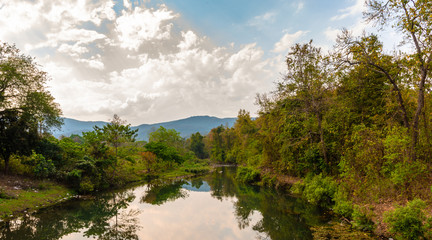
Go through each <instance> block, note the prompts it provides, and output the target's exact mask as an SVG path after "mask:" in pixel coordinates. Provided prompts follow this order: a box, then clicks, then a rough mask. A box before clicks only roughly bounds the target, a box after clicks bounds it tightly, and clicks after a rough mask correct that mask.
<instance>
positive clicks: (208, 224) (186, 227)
mask: <svg viewBox="0 0 432 240" xmlns="http://www.w3.org/2000/svg"><path fill="white" fill-rule="evenodd" d="M145 188H146V187H139V188H137V189H136V190H135V193H136V194H137V196H139V194H142V193H143V192H145ZM198 189H199V188H198ZM235 201H237V199H236V198H235V197H231V198H227V201H219V200H217V199H215V198H213V197H212V196H211V195H210V194H209V193H208V192H196V191H190V192H189V197H188V198H187V199H183V198H179V199H177V200H175V201H169V202H166V203H165V204H163V205H158V206H157V205H150V204H146V203H140V200H139V198H137V199H136V200H135V201H134V202H132V203H131V205H130V206H129V208H133V209H140V210H141V213H140V215H138V216H137V218H138V219H139V224H140V225H141V226H143V227H142V228H141V229H140V230H138V231H137V235H138V236H139V237H140V239H200V240H201V239H255V238H256V234H257V233H256V232H255V231H253V230H252V228H251V227H246V228H245V229H243V230H241V229H239V228H238V227H236V226H237V225H238V221H237V219H236V217H235V215H234V214H233V213H234V212H235V209H234V204H233V203H234V202H235ZM261 218H262V216H261V214H253V215H252V216H251V222H250V223H251V224H250V226H253V225H254V224H255V223H257V222H258V221H259V220H260V219H261ZM233 226H234V227H233Z"/></svg>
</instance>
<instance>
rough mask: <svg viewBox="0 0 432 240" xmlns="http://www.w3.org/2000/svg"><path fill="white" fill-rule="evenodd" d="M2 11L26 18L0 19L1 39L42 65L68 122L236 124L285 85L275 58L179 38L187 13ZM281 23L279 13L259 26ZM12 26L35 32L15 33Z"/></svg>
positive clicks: (62, 4) (100, 6) (40, 3)
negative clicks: (262, 95)
mask: <svg viewBox="0 0 432 240" xmlns="http://www.w3.org/2000/svg"><path fill="white" fill-rule="evenodd" d="M1 1H2V0H0V2H1ZM129 3H130V2H129V1H127V2H126V1H124V2H123V4H126V5H127V4H129ZM120 4H121V2H120ZM0 6H3V7H0V13H5V12H4V11H5V9H6V10H8V11H9V10H13V11H16V14H18V15H19V18H17V19H15V18H14V16H13V15H12V14H9V15H3V14H1V15H2V16H6V19H3V18H1V19H0V36H4V37H5V38H4V40H5V41H8V42H10V41H12V40H16V41H17V42H16V43H17V46H18V47H20V48H21V49H23V50H25V51H26V52H27V53H30V54H31V55H33V56H36V57H37V61H38V62H39V63H40V64H41V65H42V66H44V69H45V70H46V71H47V72H48V74H49V75H50V76H51V77H52V81H49V82H48V87H49V90H50V91H51V93H52V94H53V96H54V97H55V98H56V101H57V102H58V103H59V104H60V105H61V108H62V109H63V113H64V115H65V116H66V117H73V118H77V119H82V120H107V119H108V118H109V117H111V116H112V114H113V113H118V114H120V116H121V117H122V118H125V119H127V120H128V121H129V122H131V123H133V124H141V123H149V122H160V121H167V120H172V119H176V118H177V119H178V118H183V117H188V116H192V115H215V116H220V117H228V116H231V117H232V116H235V114H236V113H237V112H238V110H239V109H240V108H244V109H247V110H250V111H251V112H252V113H254V111H255V110H256V109H257V106H255V105H254V97H255V94H256V93H257V92H266V91H270V90H271V88H272V87H273V84H272V83H273V82H274V81H275V80H277V78H278V74H279V71H278V69H279V68H278V66H277V64H275V60H274V59H268V57H266V56H265V54H264V51H263V50H262V49H261V48H260V47H259V46H258V44H256V43H251V44H246V45H243V46H242V45H239V44H237V43H235V44H234V43H232V44H231V45H230V46H228V48H224V47H218V46H215V45H214V44H213V43H212V41H211V39H208V38H206V37H204V36H202V35H199V34H198V33H196V32H195V31H193V30H189V29H185V28H184V26H183V25H177V26H176V27H177V28H176V31H171V28H172V27H173V26H175V24H177V23H178V22H176V21H177V16H178V14H176V13H174V12H173V11H172V10H170V9H168V7H167V6H165V5H161V6H158V7H156V8H145V6H144V5H140V6H139V7H136V6H132V4H131V5H130V8H129V7H128V6H129V5H128V6H126V8H124V9H123V10H122V11H121V12H120V13H119V14H118V15H116V14H115V12H114V11H113V9H112V7H113V2H112V1H104V2H103V3H99V2H95V1H92V0H87V1H85V0H77V1H72V2H70V1H60V0H53V1H48V0H37V1H36V3H34V4H31V3H28V2H27V1H24V2H21V1H19V0H17V1H16V5H15V4H7V5H6V4H4V5H1V3H0ZM16 6H19V7H22V8H18V7H16ZM15 8H16V9H15ZM30 10H31V11H30ZM32 14H34V15H32ZM274 18H275V14H274V13H271V12H269V13H267V14H264V15H262V16H260V18H257V19H262V20H264V21H267V22H272V21H274ZM10 19H12V20H13V19H15V20H16V21H18V20H19V21H20V22H22V23H26V24H27V25H25V26H18V27H16V28H15V29H14V28H10V29H9V25H8V22H9V21H11V20H10ZM178 27H180V29H179V28H178ZM177 30H178V31H177ZM296 34H297V33H296ZM294 35H295V34H294ZM300 35H301V34H300ZM35 36H36V37H35ZM11 39H12V40H11ZM23 46H25V48H23ZM234 46H235V47H234ZM131 50H133V51H131ZM281 62H283V61H281ZM215 103H217V104H215Z"/></svg>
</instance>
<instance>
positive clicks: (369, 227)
mask: <svg viewBox="0 0 432 240" xmlns="http://www.w3.org/2000/svg"><path fill="white" fill-rule="evenodd" d="M246 168H247V167H246ZM249 169H251V168H249ZM252 170H253V169H252ZM255 170H256V171H258V172H259V174H260V177H259V178H258V179H259V181H258V182H256V183H255V184H258V185H262V186H264V185H267V186H273V187H276V188H279V189H282V190H284V191H288V192H291V193H293V194H295V195H298V196H299V197H302V198H304V199H306V200H307V201H309V202H311V203H313V204H316V205H320V206H322V207H324V208H327V209H329V210H330V211H331V214H332V215H334V216H335V219H336V221H334V222H332V223H331V224H329V225H328V226H325V227H317V228H314V229H313V230H314V232H315V235H314V236H315V237H316V239H391V238H394V234H392V233H391V231H390V226H389V224H388V222H386V221H385V216H386V215H387V214H388V213H390V212H393V211H395V210H396V209H398V208H400V207H401V206H407V205H409V202H411V201H412V200H413V199H408V198H407V197H406V196H403V195H398V196H395V197H391V196H387V197H376V196H377V195H373V193H371V194H370V196H369V195H365V196H357V197H352V196H350V195H347V192H343V190H342V191H341V189H343V187H342V186H343V182H341V180H338V179H334V178H331V177H324V176H321V175H317V176H315V177H316V178H315V177H313V178H311V177H309V178H304V179H302V178H298V177H291V176H287V175H283V174H277V173H275V172H273V171H271V170H270V169H265V168H259V169H255ZM330 185H333V186H330ZM306 188H308V189H306ZM341 193H342V194H341ZM342 195H343V196H342ZM424 195H427V194H426V193H423V194H417V196H424ZM373 196H375V198H374V199H372V198H373ZM365 199H370V201H365ZM422 200H423V202H424V203H425V206H426V207H425V208H424V209H423V210H419V211H422V212H423V213H424V214H425V217H427V218H430V217H432V214H431V211H432V205H431V201H430V198H427V197H426V198H425V197H423V198H422ZM348 212H350V213H349V214H346V213H348ZM343 213H345V214H346V215H344V214H343ZM347 215H350V216H347ZM419 219H421V217H419ZM425 231H428V230H427V229H425ZM346 234H348V235H346ZM325 236H328V238H325ZM338 236H343V237H341V238H340V237H338ZM347 236H352V237H350V238H348V237H347ZM360 236H361V237H360ZM368 237H372V238H368Z"/></svg>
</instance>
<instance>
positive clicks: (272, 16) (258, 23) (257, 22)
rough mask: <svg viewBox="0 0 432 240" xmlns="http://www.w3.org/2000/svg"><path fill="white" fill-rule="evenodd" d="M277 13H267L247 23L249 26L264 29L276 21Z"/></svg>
mask: <svg viewBox="0 0 432 240" xmlns="http://www.w3.org/2000/svg"><path fill="white" fill-rule="evenodd" d="M276 16H277V14H276V12H266V13H264V14H263V15H259V16H255V17H254V18H252V19H250V20H249V21H248V22H247V25H248V26H252V27H257V28H263V27H264V26H266V25H267V24H270V23H274V22H275V21H276Z"/></svg>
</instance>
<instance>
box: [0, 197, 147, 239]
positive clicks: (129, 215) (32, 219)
mask: <svg viewBox="0 0 432 240" xmlns="http://www.w3.org/2000/svg"><path fill="white" fill-rule="evenodd" d="M134 199H135V196H134V195H133V192H132V191H125V192H119V193H113V194H109V195H105V196H101V197H98V198H96V199H93V200H88V201H82V200H81V201H71V202H68V203H64V204H62V207H61V208H59V207H52V208H48V209H44V210H42V211H40V212H39V213H37V214H35V215H34V216H25V217H23V218H20V219H15V220H11V221H7V222H4V223H3V224H1V225H0V239H17V240H18V239H20V240H21V239H59V238H61V237H63V236H66V235H68V234H71V233H74V232H78V231H80V230H81V229H86V230H85V231H84V235H85V236H86V237H94V238H97V239H138V236H137V235H136V231H137V230H138V228H139V227H138V226H137V224H136V223H137V218H136V215H137V214H138V212H137V211H129V212H121V209H125V208H127V207H128V205H129V203H130V202H132V201H133V200H134Z"/></svg>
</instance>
